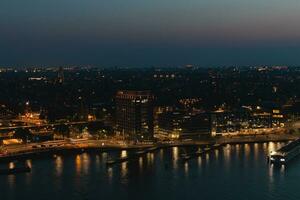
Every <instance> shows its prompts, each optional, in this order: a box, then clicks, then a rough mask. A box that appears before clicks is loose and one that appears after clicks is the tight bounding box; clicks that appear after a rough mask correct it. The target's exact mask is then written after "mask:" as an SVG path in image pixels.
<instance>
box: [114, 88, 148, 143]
mask: <svg viewBox="0 0 300 200" xmlns="http://www.w3.org/2000/svg"><path fill="white" fill-rule="evenodd" d="M116 131H117V132H118V133H119V134H121V135H124V136H126V137H128V138H130V139H136V140H149V139H152V138H153V96H152V95H151V93H150V92H149V91H119V92H117V95H116Z"/></svg>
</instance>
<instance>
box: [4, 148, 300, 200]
mask: <svg viewBox="0 0 300 200" xmlns="http://www.w3.org/2000/svg"><path fill="white" fill-rule="evenodd" d="M281 145H282V143H264V144H244V145H227V146H226V147H224V148H223V149H220V150H215V151H213V152H211V153H210V154H207V155H206V156H204V157H202V158H196V159H194V160H191V161H189V162H188V163H184V162H182V161H181V160H180V155H181V154H182V153H184V152H187V151H195V150H197V148H177V147H174V148H170V149H164V150H159V151H157V152H155V153H149V154H147V155H145V156H144V157H143V158H140V159H139V160H136V161H131V162H129V163H123V164H120V165H115V166H113V167H110V168H108V167H106V165H105V161H106V159H107V157H108V156H109V157H110V156H117V155H120V154H123V155H125V154H126V153H130V152H112V153H102V152H98V153H97V152H93V153H82V154H76V155H58V156H56V157H54V156H49V157H47V158H42V159H34V160H28V161H27V162H28V163H29V164H31V165H32V172H31V173H28V174H18V175H9V176H0V199H1V200H6V199H8V200H9V199H18V200H19V199H24V200H25V199H26V200H27V199H28V200H41V199H49V200H50V199H51V200H52V199H71V200H84V199H91V200H92V199H109V200H111V199H139V200H140V199H164V200H167V199H181V200H183V199H204V200H207V199H213V200H214V199H236V200H242V199H249V200H250V199H251V200H252V199H276V200H277V199H278V200H279V199H295V200H299V199H300V157H299V158H296V159H295V160H294V161H292V162H291V163H290V164H289V165H288V166H287V167H281V168H276V167H272V166H270V165H269V164H267V162H266V155H267V154H268V152H269V151H270V150H274V149H277V148H278V147H280V146H281Z"/></svg>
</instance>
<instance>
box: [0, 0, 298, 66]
mask: <svg viewBox="0 0 300 200" xmlns="http://www.w3.org/2000/svg"><path fill="white" fill-rule="evenodd" d="M299 21H300V1H299V0H0V65H34V64H36V65H62V64H95V65H100V66H116V65H120V66H152V65H182V64H197V65H201V66H219V65H298V64H299V65H300V22H299Z"/></svg>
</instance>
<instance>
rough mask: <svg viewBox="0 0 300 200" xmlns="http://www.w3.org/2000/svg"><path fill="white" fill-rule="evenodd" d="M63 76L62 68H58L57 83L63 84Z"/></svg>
mask: <svg viewBox="0 0 300 200" xmlns="http://www.w3.org/2000/svg"><path fill="white" fill-rule="evenodd" d="M64 80H65V76H64V68H62V67H59V69H58V74H57V81H58V83H60V84H62V83H64Z"/></svg>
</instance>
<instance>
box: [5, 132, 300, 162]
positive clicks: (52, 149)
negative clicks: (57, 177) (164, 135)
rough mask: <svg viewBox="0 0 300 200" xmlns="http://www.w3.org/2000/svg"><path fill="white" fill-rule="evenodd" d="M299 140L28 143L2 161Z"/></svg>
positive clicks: (10, 148)
mask: <svg viewBox="0 0 300 200" xmlns="http://www.w3.org/2000/svg"><path fill="white" fill-rule="evenodd" d="M297 138H299V136H298V135H291V134H269V135H247V136H231V137H217V138H212V139H207V140H173V141H164V142H157V143H139V144H133V143H125V142H123V141H116V140H88V139H86V140H85V139H78V140H70V139H67V140H54V141H49V142H40V143H27V144H16V145H3V146H1V147H0V160H6V159H7V160H11V159H17V158H21V157H30V156H32V155H37V154H43V153H59V152H63V151H68V152H72V151H85V150H102V151H108V150H129V149H146V148H153V147H159V148H168V147H173V146H205V145H213V144H221V145H225V144H237V143H262V142H278V141H290V140H295V139H297Z"/></svg>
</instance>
